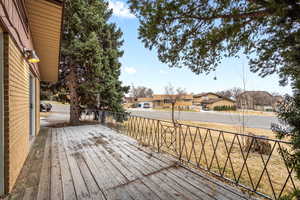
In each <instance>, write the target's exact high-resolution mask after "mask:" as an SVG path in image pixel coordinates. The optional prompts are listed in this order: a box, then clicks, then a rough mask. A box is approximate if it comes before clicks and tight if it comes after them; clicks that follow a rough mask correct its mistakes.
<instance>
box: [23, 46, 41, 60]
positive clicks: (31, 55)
mask: <svg viewBox="0 0 300 200" xmlns="http://www.w3.org/2000/svg"><path fill="white" fill-rule="evenodd" d="M24 52H25V55H26V58H27V60H28V62H30V63H38V62H40V59H39V57H38V56H37V55H36V53H35V51H34V50H30V49H25V50H24Z"/></svg>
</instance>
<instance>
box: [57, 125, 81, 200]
mask: <svg viewBox="0 0 300 200" xmlns="http://www.w3.org/2000/svg"><path fill="white" fill-rule="evenodd" d="M63 134H64V132H63V128H59V129H57V139H58V141H59V143H58V151H59V160H60V169H61V180H62V189H63V199H65V200H68V199H76V198H77V197H76V193H75V188H74V184H73V178H72V175H71V172H70V167H69V163H68V160H67V156H66V153H65V147H64V146H63V145H64V142H63V138H62V135H63Z"/></svg>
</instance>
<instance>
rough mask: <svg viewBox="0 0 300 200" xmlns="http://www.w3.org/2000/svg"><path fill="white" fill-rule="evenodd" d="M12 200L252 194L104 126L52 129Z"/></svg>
mask: <svg viewBox="0 0 300 200" xmlns="http://www.w3.org/2000/svg"><path fill="white" fill-rule="evenodd" d="M8 199H55V200H59V199H67V200H69V199H97V200H98V199H99V200H101V199H108V200H117V199H119V200H123V199H124V200H127V199H130V200H144V199H147V200H155V199H172V200H173V199H184V200H187V199H189V200H190V199H197V200H198V199H203V200H209V199H248V196H247V195H245V194H243V193H241V192H240V191H238V190H237V189H235V188H233V187H231V186H228V185H226V184H224V183H222V182H220V181H218V180H216V179H214V178H212V177H210V176H207V175H205V174H202V173H200V172H197V173H196V172H195V171H192V170H189V169H186V168H184V167H181V166H180V165H178V163H177V162H176V161H175V160H173V159H172V158H171V157H169V156H167V155H164V154H161V153H155V152H154V151H151V150H150V149H149V148H147V147H142V146H140V145H139V144H138V143H137V142H136V141H135V140H134V139H131V138H129V137H127V136H124V135H120V134H118V133H116V132H114V131H113V130H111V129H109V128H107V127H104V126H101V125H97V126H96V125H89V126H77V127H65V128H48V129H44V130H43V132H41V134H40V136H38V137H37V138H36V141H35V143H34V145H33V147H32V150H31V152H30V154H29V156H28V158H27V161H26V163H25V165H24V167H23V169H22V172H21V174H20V176H19V178H18V181H17V184H16V186H15V188H14V189H13V192H12V193H11V195H10V196H9V197H8Z"/></svg>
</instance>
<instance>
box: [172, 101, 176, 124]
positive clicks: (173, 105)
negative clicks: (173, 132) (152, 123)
mask: <svg viewBox="0 0 300 200" xmlns="http://www.w3.org/2000/svg"><path fill="white" fill-rule="evenodd" d="M174 111H175V102H172V122H173V124H175V116H174V115H175V114H174Z"/></svg>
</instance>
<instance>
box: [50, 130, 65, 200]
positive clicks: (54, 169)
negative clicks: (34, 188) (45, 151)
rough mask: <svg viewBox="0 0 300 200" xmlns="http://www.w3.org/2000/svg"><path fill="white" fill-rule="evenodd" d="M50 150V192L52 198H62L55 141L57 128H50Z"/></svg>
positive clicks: (58, 199) (59, 199)
mask: <svg viewBox="0 0 300 200" xmlns="http://www.w3.org/2000/svg"><path fill="white" fill-rule="evenodd" d="M51 145H52V151H51V161H52V163H51V194H50V197H51V199H52V200H61V199H63V195H62V194H63V192H62V182H61V181H62V180H61V173H60V160H59V150H58V142H57V129H52V144H51Z"/></svg>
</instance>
